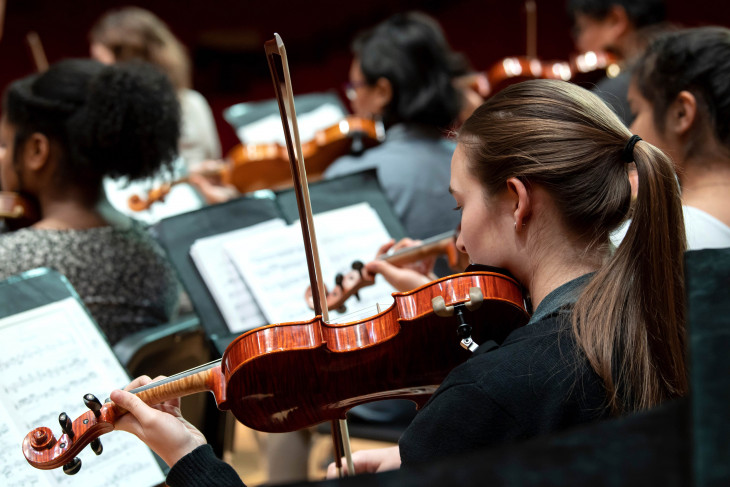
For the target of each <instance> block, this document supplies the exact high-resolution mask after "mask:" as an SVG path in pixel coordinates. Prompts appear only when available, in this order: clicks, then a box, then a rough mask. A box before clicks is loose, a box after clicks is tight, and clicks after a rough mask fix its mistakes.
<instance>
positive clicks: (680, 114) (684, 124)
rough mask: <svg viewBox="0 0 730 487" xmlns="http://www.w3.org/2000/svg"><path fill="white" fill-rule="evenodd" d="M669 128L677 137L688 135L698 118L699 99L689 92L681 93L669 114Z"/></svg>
mask: <svg viewBox="0 0 730 487" xmlns="http://www.w3.org/2000/svg"><path fill="white" fill-rule="evenodd" d="M667 118H668V120H667V128H668V129H669V130H671V131H672V132H673V133H674V134H675V135H677V136H679V137H682V136H684V135H686V134H687V133H688V132H689V131H690V130H691V129H692V125H693V124H694V123H695V120H696V118H697V99H696V98H695V96H694V95H693V94H692V93H691V92H689V91H687V90H684V91H680V92H679V94H678V95H677V98H676V99H675V100H674V102H673V103H672V105H671V107H670V108H669V110H668V112H667Z"/></svg>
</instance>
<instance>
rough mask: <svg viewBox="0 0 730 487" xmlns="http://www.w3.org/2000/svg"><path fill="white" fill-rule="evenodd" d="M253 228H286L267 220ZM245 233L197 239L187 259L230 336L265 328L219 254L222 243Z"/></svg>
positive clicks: (230, 264) (237, 276)
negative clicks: (207, 292)
mask: <svg viewBox="0 0 730 487" xmlns="http://www.w3.org/2000/svg"><path fill="white" fill-rule="evenodd" d="M257 227H258V228H259V229H260V231H266V230H267V229H272V230H273V229H276V228H283V227H286V222H284V220H280V219H276V220H269V221H267V222H264V223H261V224H259V225H257ZM247 233H248V229H245V228H244V229H241V230H234V231H232V232H226V233H221V234H219V235H213V236H211V237H205V238H201V239H198V240H196V241H195V243H193V245H191V246H190V256H191V257H192V258H193V261H194V262H195V265H196V267H197V269H198V272H200V275H201V277H202V278H203V281H204V282H205V285H206V286H207V288H208V290H209V291H210V293H211V295H212V296H213V300H214V301H215V303H216V305H217V306H218V309H219V310H220V312H221V314H222V315H223V320H224V321H225V322H226V325H228V329H229V330H230V331H231V332H232V333H240V332H243V331H246V330H251V329H253V328H256V327H258V326H261V325H265V324H268V321H267V320H266V318H265V317H264V315H263V314H262V313H261V310H260V309H259V306H258V305H257V304H256V300H255V299H254V297H253V295H252V294H251V291H250V290H249V289H248V286H246V283H245V282H244V280H243V277H242V276H241V274H240V273H239V272H238V269H236V266H235V265H234V264H233V262H232V261H231V259H230V257H229V256H228V254H227V253H226V252H225V251H224V250H223V245H224V244H225V243H226V242H228V241H231V240H237V239H239V238H240V237H241V235H246V234H247Z"/></svg>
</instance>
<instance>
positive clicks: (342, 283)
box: [304, 232, 465, 313]
mask: <svg viewBox="0 0 730 487" xmlns="http://www.w3.org/2000/svg"><path fill="white" fill-rule="evenodd" d="M456 237H457V234H456V233H455V232H446V233H442V234H440V235H436V236H434V237H431V238H428V239H426V240H424V241H423V242H421V243H420V244H418V245H414V246H413V247H408V248H405V249H400V250H396V251H394V252H388V253H385V254H383V255H381V256H379V257H378V259H379V260H384V261H386V262H390V263H391V264H393V265H396V266H402V265H406V264H411V263H413V262H418V261H419V260H423V259H426V258H428V257H436V256H439V255H445V256H446V258H447V260H448V263H449V267H451V268H452V269H457V268H458V267H459V257H460V252H459V251H458V250H457V248H456ZM464 267H465V266H464ZM464 267H462V269H463V268H464ZM363 268H364V264H363V263H362V262H360V261H355V262H353V263H352V270H351V271H350V272H347V273H346V274H337V275H336V276H335V287H334V288H333V289H332V290H331V291H328V292H327V297H326V301H327V308H328V309H336V310H337V311H339V312H341V313H344V312H345V311H346V309H345V301H347V300H348V299H349V298H350V297H351V296H356V297H357V294H358V292H359V291H360V290H361V289H362V288H364V287H367V286H372V285H373V284H375V276H371V275H368V274H365V273H364V272H363ZM304 297H305V299H306V300H307V303H308V304H309V307H310V308H314V303H313V301H312V290H311V289H307V291H306V292H305V294H304Z"/></svg>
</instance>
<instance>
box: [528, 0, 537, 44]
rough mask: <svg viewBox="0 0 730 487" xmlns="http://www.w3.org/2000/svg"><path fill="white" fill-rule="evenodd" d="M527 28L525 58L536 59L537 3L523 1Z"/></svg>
mask: <svg viewBox="0 0 730 487" xmlns="http://www.w3.org/2000/svg"><path fill="white" fill-rule="evenodd" d="M525 15H526V21H527V22H526V26H527V58H528V59H537V2H535V0H526V1H525Z"/></svg>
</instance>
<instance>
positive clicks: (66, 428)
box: [58, 413, 74, 440]
mask: <svg viewBox="0 0 730 487" xmlns="http://www.w3.org/2000/svg"><path fill="white" fill-rule="evenodd" d="M58 422H59V424H60V425H61V429H62V430H63V432H64V433H66V435H68V437H69V438H70V439H72V440H73V439H74V429H73V423H72V422H71V418H69V417H68V415H67V414H66V413H61V414H59V415H58Z"/></svg>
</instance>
